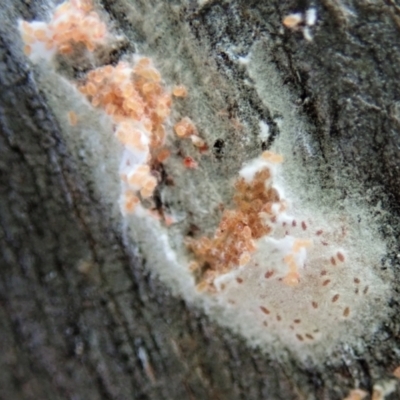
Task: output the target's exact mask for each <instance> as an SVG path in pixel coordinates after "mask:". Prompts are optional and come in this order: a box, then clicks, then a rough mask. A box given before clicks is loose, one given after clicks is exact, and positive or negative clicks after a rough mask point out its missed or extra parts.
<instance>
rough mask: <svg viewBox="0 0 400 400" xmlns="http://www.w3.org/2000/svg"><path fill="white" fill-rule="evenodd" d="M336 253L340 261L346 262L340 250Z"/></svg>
mask: <svg viewBox="0 0 400 400" xmlns="http://www.w3.org/2000/svg"><path fill="white" fill-rule="evenodd" d="M336 255H337V258H338V259H339V261H340V262H344V255H343V254H342V253H341V252H340V251H338V252H337V254H336Z"/></svg>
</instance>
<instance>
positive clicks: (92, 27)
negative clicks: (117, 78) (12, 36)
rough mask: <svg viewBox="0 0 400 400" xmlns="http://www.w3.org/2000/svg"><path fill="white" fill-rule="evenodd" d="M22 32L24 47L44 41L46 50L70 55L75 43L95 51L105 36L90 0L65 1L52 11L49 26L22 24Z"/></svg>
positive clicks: (103, 25) (105, 30)
mask: <svg viewBox="0 0 400 400" xmlns="http://www.w3.org/2000/svg"><path fill="white" fill-rule="evenodd" d="M21 31H22V38H23V40H24V42H25V44H32V43H34V42H35V41H39V42H43V43H44V44H45V47H46V49H47V50H51V49H55V50H56V51H57V52H58V53H60V54H70V53H71V52H72V51H73V47H72V46H73V45H74V44H82V45H84V46H85V47H86V48H87V49H88V50H89V51H94V50H95V48H96V46H97V45H99V44H100V43H101V41H102V40H104V38H105V36H106V34H107V28H106V25H105V23H104V22H102V21H101V19H100V16H99V14H97V13H96V12H95V11H93V5H92V2H91V1H89V0H86V1H84V0H80V1H78V0H71V1H65V2H64V3H62V4H61V5H59V6H58V7H57V8H56V9H55V11H54V14H53V16H52V19H51V21H50V22H49V23H48V24H41V25H40V26H37V23H35V22H34V23H28V22H26V21H24V22H23V23H22V25H21Z"/></svg>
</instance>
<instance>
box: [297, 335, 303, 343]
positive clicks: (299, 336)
mask: <svg viewBox="0 0 400 400" xmlns="http://www.w3.org/2000/svg"><path fill="white" fill-rule="evenodd" d="M296 337H297V339H299V340H300V342H302V341H303V340H304V338H303V336H301V335H299V334H296Z"/></svg>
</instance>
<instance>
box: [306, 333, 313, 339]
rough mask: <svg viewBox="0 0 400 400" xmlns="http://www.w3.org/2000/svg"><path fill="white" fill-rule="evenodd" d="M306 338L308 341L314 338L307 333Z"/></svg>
mask: <svg viewBox="0 0 400 400" xmlns="http://www.w3.org/2000/svg"><path fill="white" fill-rule="evenodd" d="M306 338H307V339H310V340H314V336H313V335H310V334H309V333H306Z"/></svg>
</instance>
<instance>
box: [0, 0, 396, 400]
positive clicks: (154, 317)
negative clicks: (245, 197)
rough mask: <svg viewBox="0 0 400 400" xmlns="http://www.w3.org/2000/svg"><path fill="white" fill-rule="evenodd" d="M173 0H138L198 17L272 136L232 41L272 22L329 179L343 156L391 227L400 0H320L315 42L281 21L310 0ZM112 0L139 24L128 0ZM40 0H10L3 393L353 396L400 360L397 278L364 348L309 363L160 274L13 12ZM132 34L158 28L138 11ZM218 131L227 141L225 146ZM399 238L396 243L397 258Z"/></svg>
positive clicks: (5, 32) (109, 6) (4, 84)
mask: <svg viewBox="0 0 400 400" xmlns="http://www.w3.org/2000/svg"><path fill="white" fill-rule="evenodd" d="M13 3H18V4H13ZM162 3H164V2H157V1H154V4H150V5H149V4H148V2H143V3H141V2H137V3H134V6H135V7H138V8H139V9H141V11H142V12H143V11H146V7H149V8H151V7H155V8H157V7H158V9H159V10H160V11H159V14H158V15H159V17H160V18H161V17H162V18H165V19H169V21H170V22H169V23H170V24H172V25H174V24H185V25H187V26H188V27H189V28H190V32H191V34H192V36H191V37H188V38H187V40H188V41H189V40H191V41H197V45H198V46H199V47H201V48H203V49H204V51H205V52H207V54H208V57H209V59H210V62H212V63H214V64H215V65H216V66H217V67H218V73H219V74H221V75H222V76H223V79H225V80H226V81H227V82H230V83H231V84H232V85H235V88H234V91H235V93H236V97H235V98H233V99H232V98H227V100H226V101H227V104H226V106H227V111H228V113H229V114H230V116H232V117H237V118H239V119H241V120H246V121H247V122H248V123H249V125H251V124H253V125H255V122H254V121H253V119H254V120H256V119H262V120H265V121H267V122H269V124H270V125H271V126H273V128H272V129H273V134H272V136H271V137H270V141H273V140H274V137H276V135H279V127H278V126H276V124H274V121H273V117H276V116H273V115H271V113H270V111H269V110H268V109H266V108H265V107H264V106H263V105H262V102H261V100H260V99H258V97H257V93H255V92H254V91H251V90H249V91H248V90H247V89H246V86H245V85H244V84H243V83H242V80H243V79H244V77H243V76H241V74H242V72H241V70H240V69H238V68H237V66H236V65H235V64H234V63H232V61H231V60H230V55H229V52H228V51H227V50H226V49H227V48H228V47H229V46H233V45H237V46H238V47H240V48H242V49H243V54H246V48H248V47H249V46H250V45H251V43H252V41H254V40H255V39H257V38H260V37H262V36H263V35H265V36H266V37H268V40H269V42H268V43H269V54H270V56H271V57H272V59H273V61H274V62H275V63H276V66H277V68H278V69H279V71H280V73H281V74H282V78H283V81H284V82H285V83H286V85H288V86H290V87H291V89H292V90H293V91H295V92H296V93H298V104H297V106H298V107H299V108H300V109H302V110H303V111H304V113H305V115H306V116H307V117H308V118H309V120H310V122H311V123H312V124H313V125H314V126H315V130H314V131H313V132H311V134H312V135H313V137H314V140H315V143H317V144H318V147H317V159H318V161H317V163H316V164H317V165H319V166H320V172H319V170H318V169H315V168H314V172H315V173H320V174H322V175H323V179H324V181H323V182H324V184H325V185H326V187H329V186H330V185H334V184H335V183H334V182H335V181H334V176H335V174H336V173H337V171H341V173H343V174H345V175H348V176H350V177H351V179H354V180H355V181H358V182H361V183H360V188H361V190H365V193H366V196H368V201H370V202H371V204H374V203H376V202H378V201H380V202H381V204H382V207H383V209H384V210H386V211H389V212H391V213H392V214H391V217H390V218H387V221H386V222H385V224H383V225H382V232H383V233H384V234H387V235H388V236H390V237H394V236H395V234H394V233H393V232H398V223H397V221H398V215H397V211H398V202H399V200H400V173H399V165H400V164H399V162H400V160H399V148H400V136H399V123H400V108H399V104H400V103H399V100H400V81H399V80H398V71H399V67H398V66H399V65H400V40H399V38H400V28H399V26H400V11H399V8H398V6H397V5H396V3H395V2H391V1H363V2H349V4H344V3H343V4H341V3H340V2H337V1H331V0H322V1H319V2H317V3H316V6H317V9H318V14H319V20H320V21H321V22H320V23H319V24H318V26H317V27H316V29H315V33H314V34H315V37H314V40H313V41H312V42H311V43H305V41H304V39H303V38H302V34H301V32H285V33H283V34H282V33H280V30H281V29H282V27H281V21H282V17H283V16H284V15H287V14H288V13H290V12H293V11H304V10H305V9H306V8H307V6H308V5H307V4H306V2H298V3H296V2H293V1H289V2H285V5H282V4H281V2H279V1H276V2H265V4H262V2H259V1H232V2H227V1H226V2H225V1H218V0H216V1H208V2H205V4H204V5H203V6H200V5H199V4H198V3H197V2H195V1H189V2H187V3H186V2H185V3H183V2H182V3H181V2H179V1H172V2H169V3H168V4H162ZM102 5H103V6H104V8H105V10H106V11H107V12H108V13H109V15H110V18H112V19H113V20H114V22H115V24H116V26H118V28H120V29H121V30H122V31H124V32H125V33H126V35H127V37H128V38H129V35H130V34H131V33H130V30H129V26H127V24H128V22H126V20H125V19H124V7H126V4H125V2H123V1H121V2H120V1H108V0H104V1H103V2H102ZM40 7H41V2H40V0H37V1H33V0H32V1H30V2H28V1H27V2H26V3H22V2H21V4H19V2H14V1H13V0H5V1H3V2H2V6H1V10H0V18H1V22H2V23H1V25H0V41H1V42H0V93H1V95H0V141H1V142H0V228H1V229H0V243H1V254H0V265H1V270H0V276H1V278H0V296H1V299H0V306H1V307H0V326H1V339H0V398H1V399H7V400H10V399H13V400H19V399H43V400H44V399H49V400H55V399H76V400H77V399H86V400H94V399H110V400H111V399H156V400H159V399H190V400H191V399H230V400H236V399H246V400H247V399H341V398H343V397H344V396H345V395H346V394H347V392H348V391H349V390H350V389H352V388H354V387H356V386H357V387H362V388H363V389H365V390H367V391H369V392H372V386H373V384H374V383H375V382H376V381H377V380H379V379H382V378H387V377H388V376H389V375H390V372H391V371H392V370H393V369H394V367H396V366H397V365H398V364H399V363H400V354H399V351H398V332H399V323H400V321H399V318H398V313H397V311H398V307H399V301H398V291H397V290H396V284H395V283H394V290H393V296H392V299H391V307H392V309H393V318H392V319H391V322H390V323H387V324H384V325H382V327H381V330H380V331H379V333H378V334H377V335H376V338H375V340H374V342H373V343H370V344H369V347H368V348H369V351H368V352H367V353H365V354H356V353H355V352H354V351H353V350H351V349H347V348H345V347H343V349H342V350H341V351H340V352H338V354H337V355H335V357H334V360H332V361H330V360H327V362H326V363H325V364H324V365H321V366H319V367H314V366H311V365H310V367H309V368H306V367H304V366H300V365H298V364H297V363H296V361H294V360H292V359H291V357H290V355H287V357H285V358H286V360H287V361H286V362H283V361H282V362H279V363H278V362H277V361H273V358H272V357H270V356H267V355H263V354H262V353H261V352H260V351H259V350H258V349H250V348H248V347H247V346H246V344H245V343H244V341H243V340H242V339H240V338H238V337H235V336H234V335H232V334H231V333H229V332H227V331H225V330H224V329H222V328H220V327H218V326H217V325H215V324H214V323H212V322H210V321H209V320H208V319H207V318H206V317H205V316H204V315H203V314H202V313H201V312H200V311H198V310H195V309H190V308H188V307H187V306H186V305H185V304H184V303H183V302H182V301H180V300H179V299H177V298H174V297H172V296H170V295H169V294H168V291H167V290H166V289H165V288H164V287H163V285H161V284H160V283H159V282H158V281H157V279H155V278H152V277H150V276H149V273H148V272H147V269H146V268H145V260H140V259H138V258H136V257H135V256H134V255H133V254H130V253H129V251H128V250H127V249H126V247H125V246H124V244H123V240H122V238H121V236H120V233H119V232H117V231H116V230H115V229H113V228H112V227H110V224H109V221H108V219H107V215H106V213H104V209H103V208H102V203H101V199H99V198H97V195H96V194H95V191H94V190H93V191H92V190H91V188H90V187H88V186H87V182H85V181H84V180H83V179H82V177H81V176H80V174H79V171H78V170H77V167H76V165H75V163H74V160H73V159H71V157H70V155H69V154H68V152H67V150H66V146H65V143H64V142H63V140H64V139H63V137H62V134H61V132H60V128H59V125H58V123H57V121H56V120H55V118H54V117H53V114H52V111H51V109H49V107H48V105H47V104H46V99H45V98H44V96H43V94H42V93H41V91H40V88H38V87H37V86H36V83H35V80H34V79H33V76H32V71H31V70H30V69H29V67H28V65H27V64H26V60H25V59H24V57H23V55H22V53H21V49H20V46H21V43H20V42H16V40H15V38H16V37H17V35H16V33H15V18H16V17H22V18H25V19H33V18H35V17H37V15H40V13H41V8H40ZM352 14H353V15H352ZM354 15H356V17H355V16H354ZM128 25H129V24H128ZM135 35H137V37H141V40H144V41H145V40H146V31H145V30H144V29H143V30H141V29H140V26H138V27H137V30H136V31H135ZM136 39H137V38H136ZM155 42H156V41H155ZM154 47H155V48H157V43H155V44H154ZM199 73H201V72H200V71H199ZM209 85H210V86H212V85H213V82H212V80H210V82H209ZM210 90H212V87H211V88H210ZM248 110H252V114H251V115H248V114H246V113H247V112H248ZM252 121H253V122H252ZM232 137H233V138H234V135H233V136H232ZM221 143H222V142H218V143H217V142H216V143H215V149H214V154H215V157H216V158H218V157H220V156H221V154H220V153H221V152H220V147H221ZM269 144H270V143H262V144H261V143H260V144H259V147H261V146H262V147H267V146H268V145H269ZM224 147H225V149H224V153H223V154H224V155H223V156H226V157H230V156H232V155H234V154H236V152H237V149H235V145H234V139H233V140H232V139H231V142H229V141H228V142H225V143H224ZM258 150H259V149H258ZM299 150H301V147H300V146H299ZM254 151H255V150H254ZM305 162H306V157H305ZM314 166H315V165H314ZM327 166H328V167H327ZM345 195H346V193H343V196H345ZM391 246H392V247H391V249H392V251H393V252H392V253H391V254H388V257H390V258H391V259H392V260H395V256H396V254H397V253H396V250H397V249H396V244H395V243H391ZM392 265H393V268H398V267H397V265H396V263H395V261H393V264H392ZM399 396H400V392H399V391H398V392H397V393H393V394H392V395H391V396H388V399H396V398H399Z"/></svg>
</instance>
